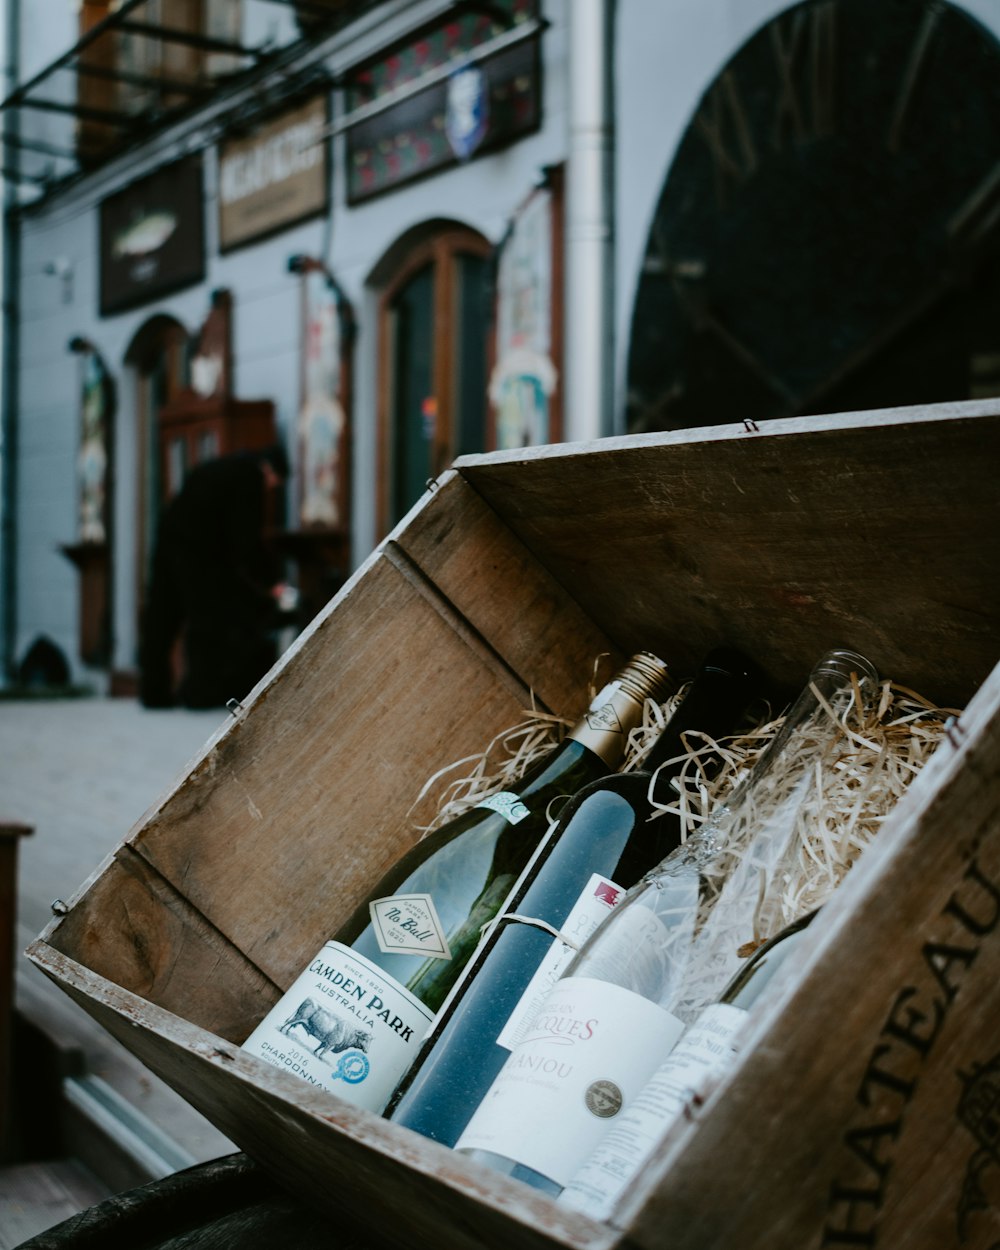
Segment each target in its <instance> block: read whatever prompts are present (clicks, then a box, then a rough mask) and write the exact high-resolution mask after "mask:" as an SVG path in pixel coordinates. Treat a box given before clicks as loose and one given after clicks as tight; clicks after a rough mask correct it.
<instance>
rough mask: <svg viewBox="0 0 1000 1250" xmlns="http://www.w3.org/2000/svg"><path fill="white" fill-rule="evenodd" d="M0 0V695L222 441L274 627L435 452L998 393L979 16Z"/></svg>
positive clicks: (117, 570)
mask: <svg viewBox="0 0 1000 1250" xmlns="http://www.w3.org/2000/svg"><path fill="white" fill-rule="evenodd" d="M9 2H10V4H11V5H12V14H11V17H10V20H9V26H8V63H9V67H8V84H7V93H6V101H5V104H4V108H3V120H4V145H5V146H4V171H5V178H6V184H5V185H6V189H7V201H8V210H7V214H6V235H5V242H6V266H5V303H4V307H5V338H4V343H5V355H6V370H5V385H4V406H3V443H2V461H0V463H2V468H3V497H2V499H3V543H2V550H0V579H2V594H3V613H2V627H3V662H4V675H3V679H4V680H8V681H9V680H13V679H14V677H15V676H16V673H17V669H18V665H19V663H20V662H21V660H22V658H23V656H24V655H25V653H26V651H27V649H28V648H29V647H30V646H31V644H32V642H33V641H34V640H35V639H37V638H38V637H41V636H45V637H47V638H50V639H52V640H53V641H54V642H55V643H56V645H57V646H58V647H59V648H60V649H61V650H62V651H63V652H64V653H65V655H66V656H67V657H68V659H69V660H70V663H71V666H72V669H73V672H74V674H75V675H76V676H77V677H78V678H81V679H88V680H90V681H91V682H93V683H95V684H97V685H98V686H100V687H101V688H104V689H107V690H109V691H111V692H120V693H129V692H130V691H132V690H134V681H135V669H136V657H137V652H138V644H139V621H140V614H141V609H142V604H143V596H144V593H145V585H146V577H147V571H148V562H149V556H150V552H151V546H152V542H153V537H154V534H155V525H156V518H157V516H158V513H159V510H160V508H161V507H162V506H163V504H164V503H165V501H166V500H167V499H169V497H170V496H171V494H172V493H173V492H174V491H176V490H177V488H178V487H179V485H180V483H181V481H182V480H183V477H184V474H185V472H186V471H187V470H188V469H189V468H190V467H191V466H192V465H193V464H195V463H197V462H198V461H200V460H204V459H206V458H209V457H211V456H214V455H218V454H221V453H225V452H227V451H231V450H238V449H242V448H252V447H256V446H261V445H264V444H266V443H269V442H272V441H274V440H276V439H278V440H280V441H282V442H283V443H284V444H285V446H286V447H287V449H288V452H289V455H290V457H291V461H292V465H293V475H292V480H291V482H290V484H289V488H288V490H287V497H286V499H285V501H284V511H283V514H282V515H279V516H276V517H275V518H274V530H275V541H276V542H278V543H279V544H280V545H281V548H282V550H283V551H284V553H285V555H286V557H287V560H288V563H289V570H290V576H291V579H292V580H293V581H295V582H297V583H298V584H299V585H300V587H301V589H302V592H303V599H304V607H303V614H304V617H307V616H308V614H309V613H310V612H312V611H314V610H315V609H316V608H318V606H319V605H320V604H321V603H322V602H323V601H324V600H325V598H327V597H328V596H329V594H330V593H332V592H333V591H334V590H335V589H336V587H337V586H338V585H339V583H340V582H341V581H342V580H343V578H344V577H345V576H346V575H347V574H348V573H349V572H350V570H351V569H352V568H354V567H356V566H357V564H358V563H359V562H360V561H361V560H363V559H364V557H365V556H366V555H367V553H368V552H369V551H370V550H371V548H372V547H373V545H374V544H375V543H376V542H377V541H378V540H379V539H380V538H382V537H383V536H384V535H385V534H386V533H388V532H389V531H390V530H391V528H392V526H393V525H394V524H395V523H396V522H398V521H399V520H400V519H401V518H402V517H403V516H404V515H405V513H406V511H407V510H408V509H409V507H410V506H411V505H412V504H413V503H414V502H415V501H416V499H418V498H419V496H420V494H421V493H422V491H423V490H424V489H425V486H426V483H427V482H428V480H429V479H432V478H433V477H435V476H436V475H437V474H438V473H440V472H441V471H442V470H443V469H444V468H446V467H447V465H448V464H449V463H451V461H452V460H453V459H454V458H455V457H456V456H458V455H461V454H463V453H465V452H475V451H482V450H493V449H503V448H518V447H522V446H526V445H532V444H542V443H547V442H553V441H562V440H567V439H571V440H575V439H590V438H598V437H603V436H606V435H610V434H615V433H625V432H639V431H647V430H658V429H680V428H687V427H693V426H703V425H712V424H717V423H728V422H734V421H735V422H740V423H742V422H744V421H759V420H766V419H772V418H782V417H793V416H796V415H801V414H803V413H816V412H823V411H835V410H844V409H852V408H854V409H862V408H877V407H886V406H895V405H902V404H910V403H921V402H932V401H938V400H952V399H964V398H969V397H971V396H976V395H990V394H995V393H998V391H1000V341H998V339H1000V328H997V327H1000V317H998V315H997V314H998V311H1000V309H998V307H997V304H998V301H1000V297H998V292H1000V288H998V285H997V281H996V276H997V275H996V272H995V271H996V264H997V259H996V252H995V241H996V238H997V233H998V231H997V226H998V222H1000V74H998V73H997V69H998V66H1000V43H998V36H1000V12H998V11H997V6H996V5H995V3H993V0H962V2H959V0H955V2H954V3H946V2H944V0H926V2H924V0H805V3H797V4H792V5H788V4H784V3H780V2H779V0H741V3H739V4H732V3H729V2H728V0H491V2H489V3H487V2H483V3H474V2H471V0H469V2H464V3H463V2H458V0H120V2H119V3H112V2H110V0H82V3H81V4H80V5H79V6H77V5H76V4H71V3H70V2H69V0H31V3H30V6H29V4H28V2H27V0H21V3H20V6H18V5H17V4H16V3H15V0H9ZM29 7H30V20H29V17H28V9H29ZM43 10H44V13H43ZM19 18H20V20H18V19H19ZM15 54H16V55H15ZM859 507H863V503H861V504H859ZM234 693H242V692H234Z"/></svg>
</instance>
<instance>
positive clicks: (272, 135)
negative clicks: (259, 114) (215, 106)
mask: <svg viewBox="0 0 1000 1250" xmlns="http://www.w3.org/2000/svg"><path fill="white" fill-rule="evenodd" d="M326 124H327V102H326V98H325V97H317V98H316V99H315V100H312V101H310V102H309V103H308V104H304V105H301V106H300V107H299V108H296V109H293V110H292V111H291V112H286V113H282V115H281V116H280V117H277V118H274V119H272V120H271V121H269V122H268V123H266V124H265V125H262V126H260V127H259V128H258V129H257V130H255V131H254V133H253V134H252V135H249V136H246V137H242V138H239V139H230V140H227V141H226V142H225V143H222V144H220V145H219V246H220V248H221V249H222V251H227V250H228V249H229V248H234V247H239V246H240V245H241V244H243V243H249V242H250V241H251V240H252V239H259V238H261V237H262V236H263V235H266V234H273V233H274V232H275V231H277V230H282V229H284V228H285V227H287V226H290V225H292V224H293V223H294V222H297V221H302V220H304V219H305V218H306V217H313V216H316V215H317V214H318V213H325V212H326V210H327V207H328V204H329V192H330V180H329V176H328V168H327V160H326V152H327V144H326V142H325V140H324V139H323V138H322V133H323V128H324V127H325V126H326Z"/></svg>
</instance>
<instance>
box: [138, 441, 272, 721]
mask: <svg viewBox="0 0 1000 1250" xmlns="http://www.w3.org/2000/svg"><path fill="white" fill-rule="evenodd" d="M287 477H288V460H287V457H286V455H285V452H284V449H283V448H281V447H279V446H275V447H271V448H267V449H265V450H263V451H256V452H241V453H239V454H236V455H231V456H223V457H220V458H219V459H217V460H209V461H206V462H205V463H204V464H200V465H198V466H196V467H195V468H194V469H192V470H191V472H190V473H189V474H188V475H187V477H186V478H185V481H184V485H183V487H182V488H181V490H180V491H179V492H178V494H177V495H175V496H174V498H173V499H172V500H171V501H170V503H169V504H168V505H167V507H166V509H165V511H164V513H163V516H162V518H161V520H160V526H159V530H158V533H157V537H156V547H155V550H154V553H153V564H152V572H151V577H150V584H149V594H148V599H147V603H146V609H145V613H144V618H143V630H142V639H141V644H140V664H139V667H140V690H139V697H140V700H141V702H142V704H143V706H145V707H148V708H154V707H171V706H173V705H174V704H175V703H178V702H180V703H182V704H183V705H184V706H185V707H189V708H209V707H220V706H223V705H224V704H225V703H227V702H228V700H229V699H232V698H242V697H243V696H244V695H245V694H246V693H247V692H248V691H249V690H250V689H251V688H252V687H253V686H254V685H255V684H256V682H257V681H259V679H260V678H261V677H262V676H263V675H264V673H266V672H267V670H268V669H269V668H270V667H271V665H272V664H273V663H274V661H275V658H276V655H275V643H274V637H273V631H274V627H275V625H276V622H277V596H278V595H279V593H280V590H281V584H280V569H279V566H278V562H277V560H276V558H275V557H274V555H273V554H272V552H271V551H270V550H269V549H268V545H267V543H266V541H265V534H264V527H265V523H266V521H267V517H268V512H269V499H270V498H271V497H273V496H274V494H275V493H276V492H277V490H278V488H279V487H280V485H281V483H282V482H283V481H284V480H285V479H286V478H287ZM178 639H180V640H181V647H182V654H183V664H182V673H181V677H180V683H179V686H178V688H177V689H175V673H174V668H175V661H174V654H175V644H176V643H177V641H178Z"/></svg>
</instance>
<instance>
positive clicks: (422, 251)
mask: <svg viewBox="0 0 1000 1250" xmlns="http://www.w3.org/2000/svg"><path fill="white" fill-rule="evenodd" d="M491 255H492V247H491V245H490V243H489V241H488V240H487V239H485V238H484V237H483V236H482V235H480V234H478V233H476V232H475V231H474V230H470V229H468V228H467V227H465V226H461V225H458V224H457V223H454V222H444V221H437V222H429V223H426V224H424V225H423V226H421V227H418V228H417V229H415V230H413V231H411V232H409V233H408V234H407V235H405V236H404V237H403V238H402V239H400V240H399V241H398V242H397V244H396V245H395V246H394V247H393V248H392V249H391V251H390V252H389V254H387V256H386V257H385V258H384V259H383V261H382V262H381V263H380V264H379V265H378V266H377V267H376V270H375V273H374V274H373V278H372V283H373V285H374V286H375V287H376V288H377V289H378V290H379V304H378V310H379V311H378V320H379V347H378V410H379V430H378V456H377V461H378V468H377V473H378V486H377V492H376V495H377V516H378V525H379V529H380V531H381V532H382V533H385V531H386V530H388V529H390V528H391V527H392V525H394V524H395V523H396V522H397V521H398V520H399V519H400V518H401V517H402V516H403V515H404V513H405V512H406V511H407V509H408V508H410V506H411V505H412V504H413V503H414V502H415V500H416V499H418V498H419V496H420V495H421V493H422V492H423V490H424V488H425V485H426V483H427V481H428V479H429V478H433V477H436V476H437V475H438V474H439V473H441V472H442V471H443V470H444V469H446V468H447V467H448V465H449V464H450V463H451V461H452V460H454V459H455V457H456V456H460V455H463V454H464V453H466V452H474V451H482V450H484V449H485V444H486V428H487V394H486V390H487V386H486V383H487V364H488V361H487V342H488V334H489V328H490V324H491V311H490V298H489V297H490V292H491V268H492V266H491V262H490V257H491Z"/></svg>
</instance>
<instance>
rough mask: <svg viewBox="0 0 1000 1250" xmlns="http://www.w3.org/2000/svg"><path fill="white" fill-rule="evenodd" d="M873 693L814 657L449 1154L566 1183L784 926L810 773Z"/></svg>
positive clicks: (837, 666) (842, 665)
mask: <svg viewBox="0 0 1000 1250" xmlns="http://www.w3.org/2000/svg"><path fill="white" fill-rule="evenodd" d="M877 683H878V678H877V674H876V672H875V669H874V668H873V667H872V665H871V664H870V663H869V661H868V660H866V659H865V658H864V657H863V656H860V655H858V654H857V653H856V652H853V651H847V650H843V649H840V650H835V651H830V652H828V653H827V654H826V655H825V656H823V658H822V659H821V660H820V661H819V663H818V664H817V665H816V666H815V667H814V669H813V671H812V673H811V674H810V677H809V681H808V683H807V684H806V686H805V688H804V689H803V690H802V692H801V694H800V695H799V697H798V698H797V699H796V701H795V703H794V704H793V705H792V707H791V709H790V710H789V711H788V713H787V715H786V717H785V719H784V723H783V725H782V728H781V730H780V731H779V732H778V733H777V734H776V735H775V738H774V740H773V741H772V743H771V744H770V746H769V747H768V749H767V750H766V751H765V752H764V753H763V755H762V756H761V758H760V759H759V761H758V762H757V764H756V765H755V766H754V768H753V769H752V770H751V771H750V773H749V775H748V776H747V777H746V778H745V780H744V781H743V782H742V784H741V785H739V786H737V787H736V789H735V790H734V792H733V793H732V796H731V797H730V799H729V800H728V801H727V802H726V803H724V804H723V805H722V806H720V808H719V809H718V810H717V811H716V812H714V813H713V815H712V816H711V818H710V819H709V820H708V821H707V822H706V823H705V824H704V825H703V826H702V827H701V829H700V830H699V831H698V832H697V834H696V835H694V836H693V837H692V838H690V839H689V840H688V842H687V843H686V844H685V845H684V846H683V847H680V848H678V850H677V851H675V852H673V853H672V854H671V855H669V856H668V857H667V858H666V859H665V860H664V862H663V863H662V864H661V865H660V866H659V867H658V868H657V869H656V870H655V871H654V872H652V873H651V874H650V875H649V877H648V878H647V879H646V880H645V881H644V882H643V883H642V884H640V885H639V886H637V887H636V888H635V889H634V890H633V891H631V892H630V894H629V896H628V897H627V898H626V899H625V901H624V902H623V903H622V904H620V906H618V907H617V908H615V909H614V911H612V912H611V914H610V915H609V916H608V918H607V920H606V921H605V922H604V924H602V925H601V926H600V928H599V929H598V930H597V931H596V932H595V933H594V935H593V936H592V937H591V938H590V940H589V941H588V942H587V943H586V945H585V946H584V947H583V949H582V950H581V951H580V953H579V955H577V956H576V958H575V959H574V960H573V962H572V963H571V964H570V966H569V967H568V968H567V970H566V973H565V975H564V976H563V978H562V979H561V980H560V981H559V982H558V983H557V985H556V986H555V987H554V988H553V990H552V993H551V994H550V995H549V997H548V999H547V1000H546V1003H545V1005H544V1007H543V1008H542V1009H541V1011H540V1012H539V1014H538V1015H537V1017H536V1018H535V1021H534V1023H533V1025H532V1027H531V1030H530V1031H529V1033H528V1035H527V1036H526V1037H525V1039H524V1040H523V1041H522V1042H521V1044H520V1045H519V1046H518V1047H517V1048H516V1049H515V1050H514V1051H513V1053H512V1054H511V1056H510V1058H509V1059H508V1061H507V1063H506V1064H505V1065H504V1067H503V1069H502V1070H501V1072H500V1074H499V1075H498V1076H497V1078H496V1080H495V1081H494V1083H493V1085H492V1086H491V1088H490V1090H489V1092H488V1093H487V1094H486V1096H485V1098H484V1099H483V1101H482V1103H481V1104H480V1106H479V1108H478V1109H477V1111H476V1113H475V1115H474V1116H473V1117H472V1119H471V1121H470V1122H469V1124H468V1126H467V1128H466V1130H465V1132H464V1133H463V1134H462V1136H461V1138H460V1139H459V1141H458V1143H457V1145H456V1149H458V1150H461V1151H463V1152H464V1153H467V1154H471V1155H473V1156H474V1157H475V1158H477V1159H479V1160H480V1161H481V1162H483V1163H485V1164H487V1165H488V1166H490V1167H493V1168H495V1169H496V1170H498V1171H502V1172H505V1173H507V1174H508V1175H512V1176H517V1177H519V1178H520V1179H522V1180H525V1181H527V1182H528V1183H529V1184H532V1185H534V1186H535V1187H536V1188H539V1189H543V1190H545V1191H547V1192H549V1193H558V1192H559V1191H560V1190H561V1189H562V1188H563V1187H564V1186H565V1185H566V1184H567V1183H568V1181H569V1180H570V1179H571V1178H572V1176H573V1175H574V1173H575V1172H576V1170H577V1169H578V1167H579V1166H580V1165H581V1164H582V1163H583V1161H584V1160H585V1159H586V1157H587V1155H588V1154H589V1153H590V1151H591V1150H592V1149H593V1148H594V1146H596V1144H597V1142H598V1141H599V1140H600V1137H601V1136H602V1134H603V1131H604V1128H605V1127H606V1121H607V1120H608V1119H610V1118H612V1117H614V1116H615V1115H617V1114H618V1113H619V1112H620V1111H621V1110H622V1109H623V1108H624V1107H626V1106H628V1104H629V1103H630V1102H631V1100H632V1099H633V1098H634V1097H635V1095H636V1094H637V1093H638V1091H639V1090H640V1089H641V1088H642V1087H643V1085H644V1084H645V1082H646V1080H647V1079H648V1078H649V1077H650V1076H651V1075H652V1073H653V1072H654V1071H655V1069H656V1068H657V1067H658V1066H659V1064H660V1063H661V1062H662V1060H663V1056H664V1055H665V1054H667V1053H668V1052H669V1051H670V1049H671V1048H672V1047H673V1046H674V1045H675V1043H676V1042H677V1040H678V1039H679V1037H680V1035H681V1033H682V1032H683V1031H684V1028H685V1026H686V1025H687V1024H688V1023H690V1022H691V1020H693V1019H694V1018H695V1017H696V1016H697V1014H698V1013H699V1012H700V1011H701V1010H702V1009H703V1008H704V1007H705V1006H707V1005H708V1004H709V1003H712V1002H714V1001H715V1000H716V999H717V997H718V995H719V994H720V993H721V991H722V989H723V988H724V987H725V985H726V983H727V982H728V981H729V979H730V978H731V977H732V976H733V975H734V973H735V972H736V970H737V969H738V967H739V963H740V955H739V953H738V952H739V951H740V949H741V948H742V947H744V946H745V944H746V943H747V942H748V941H750V940H752V939H755V938H759V937H761V936H768V934H769V932H770V934H772V935H773V934H774V933H776V932H777V931H778V930H780V928H781V927H782V926H783V923H784V921H783V920H779V916H780V912H779V910H778V909H777V908H776V907H775V905H774V898H775V887H776V885H777V884H780V876H781V868H782V861H783V860H784V859H785V857H786V856H788V855H789V853H790V850H791V848H792V847H793V845H794V843H795V840H796V838H797V836H798V835H799V834H800V832H801V831H802V830H803V828H804V827H806V828H807V827H808V825H809V821H810V819H811V817H812V813H813V808H812V800H813V798H814V797H815V781H816V778H817V774H818V770H821V769H822V768H823V766H824V765H826V766H827V767H830V766H832V765H833V763H834V762H835V760H836V757H837V754H838V752H839V751H840V749H841V747H842V744H843V742H844V735H845V728H844V722H845V720H846V719H847V718H848V717H849V715H850V714H851V711H852V710H853V709H856V708H857V705H858V704H859V702H861V701H863V700H864V699H865V698H866V697H867V696H868V694H870V693H874V690H875V689H876V687H877ZM769 925H771V926H773V927H772V928H770V930H769V927H768V926H769Z"/></svg>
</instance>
